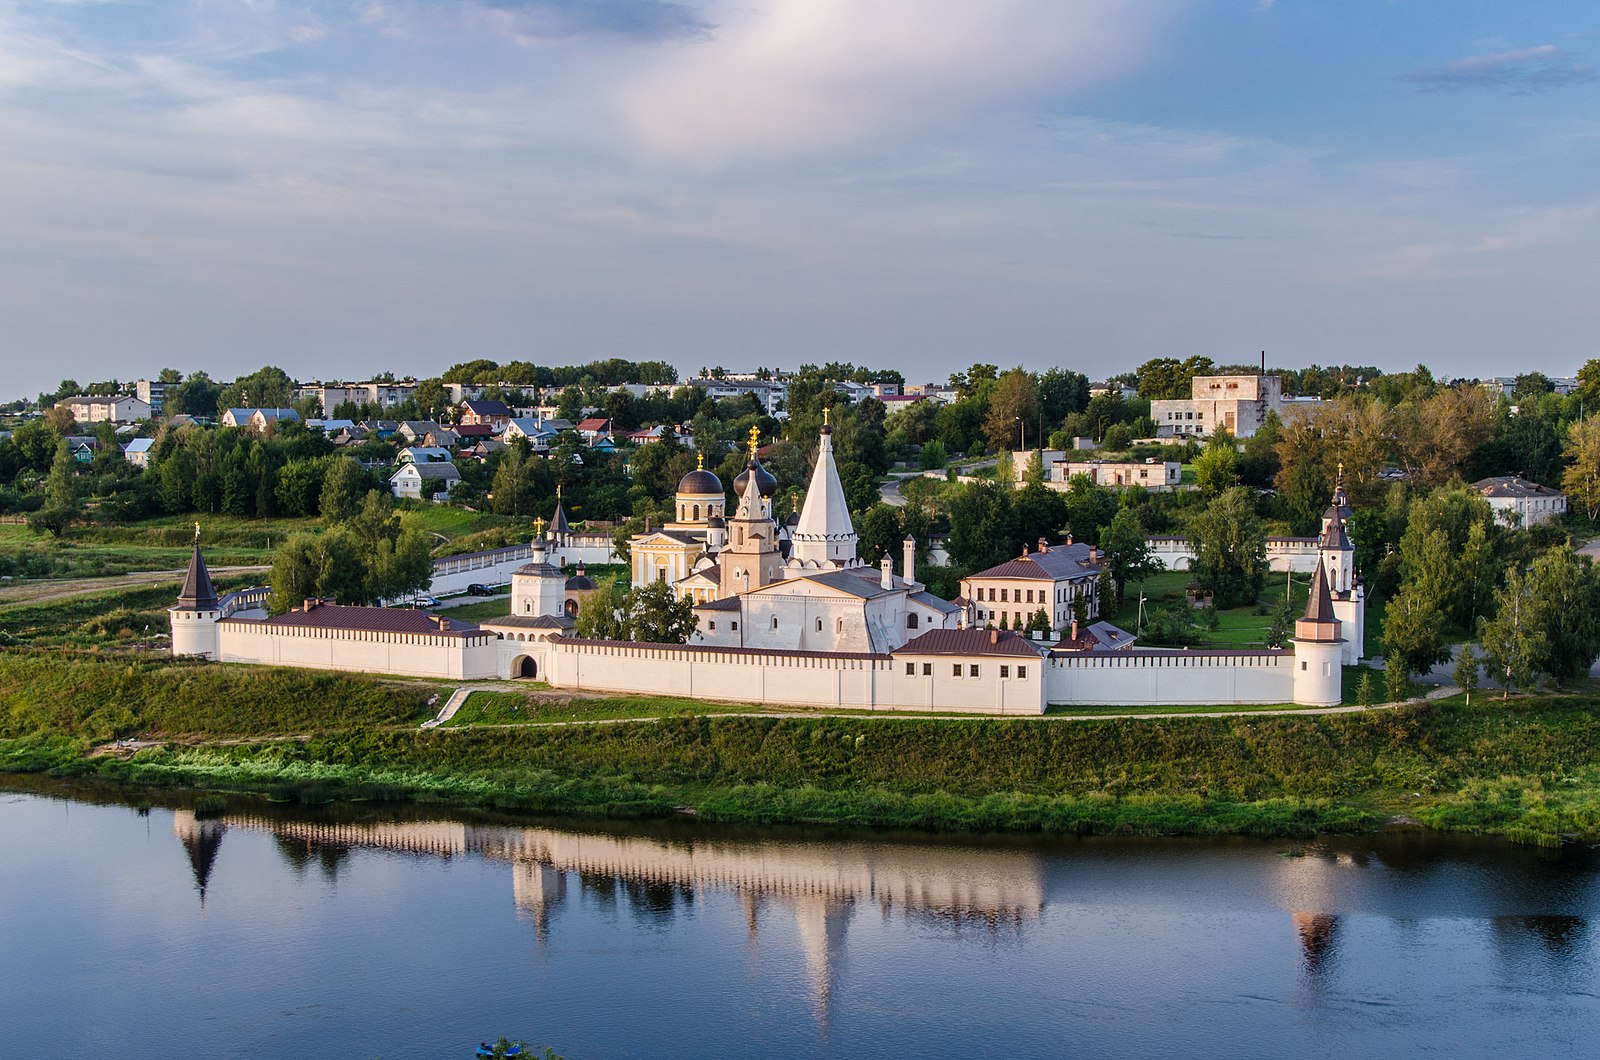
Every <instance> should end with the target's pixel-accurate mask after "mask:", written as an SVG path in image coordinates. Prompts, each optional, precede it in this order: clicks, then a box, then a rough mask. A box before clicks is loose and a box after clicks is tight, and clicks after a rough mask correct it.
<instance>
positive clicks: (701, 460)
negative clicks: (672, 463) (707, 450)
mask: <svg viewBox="0 0 1600 1060" xmlns="http://www.w3.org/2000/svg"><path fill="white" fill-rule="evenodd" d="M694 466H695V470H697V471H704V470H705V469H706V454H704V453H695V454H694Z"/></svg>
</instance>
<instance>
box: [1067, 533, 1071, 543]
mask: <svg viewBox="0 0 1600 1060" xmlns="http://www.w3.org/2000/svg"><path fill="white" fill-rule="evenodd" d="M1067 544H1069V545H1070V544H1072V531H1071V530H1068V531H1067Z"/></svg>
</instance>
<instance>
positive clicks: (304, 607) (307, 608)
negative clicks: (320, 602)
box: [300, 596, 317, 615]
mask: <svg viewBox="0 0 1600 1060" xmlns="http://www.w3.org/2000/svg"><path fill="white" fill-rule="evenodd" d="M316 606H317V602H316V601H315V600H313V599H312V598H311V597H309V596H308V597H306V600H305V603H303V604H301V605H300V610H301V612H302V613H303V614H307V615H309V614H310V613H311V609H312V608H313V607H316Z"/></svg>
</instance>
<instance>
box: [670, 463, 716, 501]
mask: <svg viewBox="0 0 1600 1060" xmlns="http://www.w3.org/2000/svg"><path fill="white" fill-rule="evenodd" d="M678 492H679V493H686V494H693V495H695V496H705V495H708V494H714V495H716V496H722V480H721V479H720V478H718V477H717V476H715V475H713V474H712V473H711V472H709V471H707V470H706V469H705V468H703V467H702V468H697V469H695V470H694V471H691V472H689V473H688V474H687V475H685V476H683V477H682V478H681V479H679V480H678Z"/></svg>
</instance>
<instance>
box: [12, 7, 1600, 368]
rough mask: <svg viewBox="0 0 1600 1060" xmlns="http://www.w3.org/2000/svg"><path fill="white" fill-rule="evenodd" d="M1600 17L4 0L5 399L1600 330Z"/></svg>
mask: <svg viewBox="0 0 1600 1060" xmlns="http://www.w3.org/2000/svg"><path fill="white" fill-rule="evenodd" d="M1597 185H1600V7H1596V5H1595V4H1593V3H1592V2H1589V3H1577V2H1570V3H1569V2H1558V0H1528V2H1524V3H1518V4H1507V3H1504V2H1503V0H1501V2H1488V0H1341V2H1339V3H1332V2H1328V0H1321V2H1315V3H1313V2H1311V0H983V2H982V3H973V2H971V0H355V2H344V3H312V2H295V0H282V2H275V0H159V2H143V0H103V2H95V0H0V367H3V368H4V370H5V371H4V379H5V383H6V384H8V385H6V386H4V387H0V390H4V391H7V392H12V393H16V394H29V393H35V392H37V391H39V390H43V389H54V387H55V385H56V382H57V381H58V380H60V379H62V378H63V377H71V378H75V379H78V380H79V381H80V382H84V383H88V382H90V381H92V380H98V379H106V378H113V377H115V378H119V379H122V380H130V379H136V378H139V377H141V376H149V375H153V374H154V373H155V372H156V371H158V370H159V369H160V368H163V367H174V368H178V369H180V370H183V371H191V370H194V369H201V368H203V369H206V370H208V371H210V372H211V374H212V375H213V377H215V378H224V379H225V378H231V377H232V376H233V375H234V374H235V373H242V372H247V371H251V370H254V369H255V368H257V367H259V366H261V365H263V364H268V363H270V364H276V365H279V366H281V367H282V368H284V369H285V370H286V371H288V372H289V373H290V374H291V375H293V376H295V377H297V378H301V379H324V380H333V379H339V378H351V379H354V378H363V377H366V376H368V375H370V374H371V373H374V372H379V371H385V370H388V371H394V372H396V373H397V374H412V373H414V374H417V375H419V376H427V375H431V374H437V373H438V372H440V371H441V370H443V369H444V368H445V367H446V366H448V365H450V364H452V363H456V362H459V361H464V360H469V359H473V358H477V357H489V358H494V359H497V360H509V359H513V358H517V359H527V360H533V361H535V362H537V363H546V364H569V363H578V362H582V361H587V360H591V359H595V358H600V357H613V356H618V357H628V358H633V359H647V358H659V359H665V360H668V361H671V362H673V363H675V364H677V365H678V366H679V368H680V370H682V371H683V372H684V373H685V374H686V375H687V374H692V373H695V372H697V371H698V370H699V369H700V367H702V366H706V365H718V364H720V365H726V366H727V367H729V368H731V369H742V368H754V367H756V366H758V365H765V366H773V367H794V366H797V365H798V364H800V363H803V362H808V361H809V362H814V363H821V362H824V361H828V360H849V361H855V362H857V363H865V364H870V365H873V366H879V367H889V368H898V369H900V370H901V371H903V372H904V373H905V374H906V376H907V377H908V378H909V379H911V380H913V381H923V380H934V379H943V378H944V377H946V376H948V375H949V373H950V372H952V371H955V370H958V369H960V368H963V367H965V366H967V365H969V364H971V363H973V362H976V361H983V362H989V363H995V364H999V365H1001V366H1002V367H1008V366H1010V365H1013V364H1023V365H1026V366H1028V367H1031V368H1035V369H1043V368H1046V367H1050V366H1055V365H1060V366H1065V367H1069V368H1073V369H1076V370H1079V371H1083V372H1085V373H1087V374H1088V375H1090V376H1104V375H1108V374H1112V373H1115V372H1117V371H1125V370H1129V369H1131V368H1132V367H1133V366H1135V365H1137V364H1138V363H1140V362H1141V361H1144V360H1146V359H1148V358H1151V357H1157V356H1178V357H1183V356H1188V355H1190V354H1204V355H1206V356H1209V357H1211V358H1213V359H1214V360H1217V361H1218V362H1228V361H1252V360H1254V359H1255V358H1256V357H1258V356H1259V352H1258V351H1261V350H1266V351H1267V356H1268V360H1269V361H1270V362H1273V363H1278V364H1284V365H1300V364H1307V363H1311V362H1317V363H1323V364H1327V363H1340V362H1348V363H1354V364H1377V365H1379V366H1380V367H1384V368H1390V369H1402V368H1408V367H1410V366H1411V365H1413V364H1415V363H1417V362H1419V361H1420V362H1425V363H1427V364H1429V365H1430V366H1431V367H1432V368H1433V369H1434V371H1435V373H1436V374H1439V375H1442V376H1447V377H1448V376H1458V375H1506V374H1514V373H1516V372H1519V371H1526V370H1529V369H1540V370H1543V371H1545V372H1547V373H1549V374H1553V375H1570V374H1572V373H1573V372H1574V371H1575V370H1576V369H1577V367H1578V366H1579V365H1580V364H1582V363H1583V361H1585V360H1586V359H1588V358H1589V357H1592V356H1600V349H1597V346H1600V339H1597V336H1600V327H1597V324H1600V282H1597V281H1600V269H1597V266H1600V260H1597V255H1600V249H1597V248H1600V186H1597Z"/></svg>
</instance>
